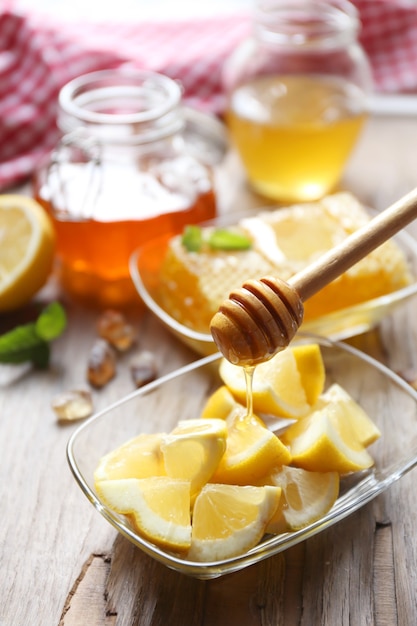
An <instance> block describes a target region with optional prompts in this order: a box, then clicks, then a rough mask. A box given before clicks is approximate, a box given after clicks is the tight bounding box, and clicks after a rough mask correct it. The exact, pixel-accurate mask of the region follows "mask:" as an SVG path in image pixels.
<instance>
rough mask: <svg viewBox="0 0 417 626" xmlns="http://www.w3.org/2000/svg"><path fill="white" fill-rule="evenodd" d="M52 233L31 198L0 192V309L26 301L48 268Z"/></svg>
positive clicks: (33, 293) (40, 208) (49, 265)
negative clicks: (1, 193) (0, 193)
mask: <svg viewBox="0 0 417 626" xmlns="http://www.w3.org/2000/svg"><path fill="white" fill-rule="evenodd" d="M54 251H55V233H54V229H53V226H52V222H51V220H50V218H49V217H48V215H47V214H46V213H45V211H44V210H43V208H42V207H41V206H40V205H39V204H38V203H37V202H35V201H34V200H32V199H31V198H29V197H26V196H20V195H13V194H10V195H0V311H13V310H15V309H18V308H19V307H21V306H23V305H25V304H27V303H28V302H29V301H30V299H31V298H32V297H33V296H34V295H35V294H36V292H37V291H38V290H39V289H40V288H41V287H43V285H44V284H45V283H46V281H47V279H48V277H49V274H50V273H51V270H52V263H53V257H54Z"/></svg>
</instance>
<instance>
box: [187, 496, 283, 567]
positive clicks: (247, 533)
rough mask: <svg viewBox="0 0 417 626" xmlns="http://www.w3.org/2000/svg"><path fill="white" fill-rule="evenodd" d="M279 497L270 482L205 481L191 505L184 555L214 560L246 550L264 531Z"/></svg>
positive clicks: (197, 559) (190, 557) (195, 559)
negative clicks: (188, 544)
mask: <svg viewBox="0 0 417 626" xmlns="http://www.w3.org/2000/svg"><path fill="white" fill-rule="evenodd" d="M280 497H281V489H280V488H279V487H274V486H263V487H252V486H237V485H219V484H208V485H206V486H205V487H204V488H203V489H202V490H201V492H200V493H199V495H198V496H197V499H196V501H195V505H194V511H193V522H192V539H191V548H190V550H189V553H188V558H189V559H191V560H194V561H217V560H221V559H227V558H230V557H233V556H236V555H238V554H242V553H244V552H246V551H247V550H249V549H250V548H252V547H253V546H255V545H256V544H257V543H258V542H259V541H260V539H261V538H262V536H263V535H264V533H265V528H266V525H267V524H268V522H269V520H270V519H271V517H272V516H273V515H274V513H275V511H276V509H277V507H278V503H279V500H280Z"/></svg>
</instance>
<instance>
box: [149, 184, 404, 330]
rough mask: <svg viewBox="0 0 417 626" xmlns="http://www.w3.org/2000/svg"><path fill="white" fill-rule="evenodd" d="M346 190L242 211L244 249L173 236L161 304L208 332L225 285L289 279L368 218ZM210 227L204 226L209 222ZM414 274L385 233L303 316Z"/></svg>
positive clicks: (373, 293)
mask: <svg viewBox="0 0 417 626" xmlns="http://www.w3.org/2000/svg"><path fill="white" fill-rule="evenodd" d="M369 219H370V218H369V215H368V213H367V211H366V210H365V208H364V207H363V206H362V205H361V204H360V203H359V202H358V200H357V199H356V198H354V197H353V196H352V195H351V194H349V193H346V192H344V193H337V194H333V195H331V196H327V197H325V198H323V199H322V200H320V201H318V202H312V203H308V204H302V205H293V206H290V207H285V208H279V209H275V210H271V211H263V212H260V213H259V214H258V215H257V216H256V217H250V218H244V219H241V220H240V221H239V222H238V223H237V224H236V225H235V228H237V229H238V230H240V231H242V232H244V233H245V234H246V235H247V236H248V237H249V238H250V239H251V241H252V246H251V249H249V250H241V251H233V252H226V251H214V250H204V251H201V252H188V251H187V250H186V249H185V248H184V246H183V245H182V243H181V236H177V237H174V238H173V239H172V240H171V241H170V242H169V246H168V250H167V254H166V256H165V259H164V261H163V264H162V268H161V274H160V292H159V297H160V304H161V305H162V306H163V308H165V310H166V311H167V312H168V313H169V314H170V315H171V316H172V317H173V318H175V319H176V320H177V321H179V322H180V323H182V324H184V325H185V326H188V327H190V328H192V329H194V330H196V331H199V332H203V333H207V332H208V329H209V325H210V321H211V318H212V317H213V315H214V314H215V313H216V311H217V310H218V308H219V306H220V304H221V302H222V301H223V300H225V299H226V298H227V297H228V296H229V293H230V292H231V291H232V290H233V289H235V288H237V287H240V286H241V285H242V283H243V282H245V280H248V279H250V278H261V277H262V276H266V275H268V274H269V275H274V276H278V277H280V278H282V279H283V280H288V279H289V278H290V277H291V276H292V275H294V274H296V273H297V272H298V271H300V270H302V269H303V268H305V267H306V266H307V265H309V264H310V263H312V262H313V261H314V260H315V259H317V258H318V257H320V256H321V255H322V254H323V253H325V252H326V251H328V250H329V249H331V248H332V247H334V246H335V245H337V244H338V243H339V242H341V241H343V240H344V239H345V238H346V237H348V236H349V235H350V234H351V233H353V232H354V231H356V230H357V229H358V228H360V227H362V226H363V225H364V224H366V223H367V222H368V221H369ZM207 228H209V227H207ZM411 280H412V277H411V275H410V272H409V269H408V266H407V261H406V259H405V256H404V254H403V252H402V251H401V249H400V248H399V247H398V245H397V244H396V243H395V242H394V241H393V240H389V241H387V242H385V243H384V244H383V245H382V246H380V247H379V248H377V249H376V250H374V251H373V252H371V253H370V254H369V255H368V256H366V257H365V258H364V259H362V260H361V261H359V262H358V263H357V264H356V265H354V266H353V267H352V268H351V269H349V270H348V271H347V272H345V273H344V274H342V275H341V276H339V277H338V278H337V279H336V280H334V281H333V282H331V283H330V284H329V285H327V286H326V287H324V288H323V289H322V290H321V291H320V292H318V293H317V294H315V295H314V296H313V297H311V298H310V299H309V300H307V301H306V302H305V303H304V307H305V310H304V320H305V321H309V320H313V319H315V318H317V317H321V316H323V315H326V314H328V313H330V312H333V311H336V310H340V309H344V308H346V307H349V306H352V305H355V304H358V303H360V302H365V301H367V300H370V299H373V298H376V297H379V296H381V295H384V294H387V293H391V292H393V291H396V290H398V289H401V288H402V287H404V286H406V285H407V284H409V283H410V282H411Z"/></svg>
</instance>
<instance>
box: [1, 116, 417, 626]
mask: <svg viewBox="0 0 417 626" xmlns="http://www.w3.org/2000/svg"><path fill="white" fill-rule="evenodd" d="M416 156H417V117H416V118H408V119H396V118H378V119H375V120H371V121H370V123H369V125H368V127H367V129H366V132H365V134H364V135H363V138H362V140H361V142H360V144H359V145H358V147H357V149H356V151H355V153H354V155H353V157H352V159H351V162H350V165H349V167H348V169H347V172H346V175H345V178H344V180H343V185H342V186H343V187H344V188H347V189H350V190H352V191H353V192H354V193H356V194H357V195H358V196H359V198H361V199H362V200H363V201H364V202H366V203H367V204H368V205H369V206H373V207H375V208H377V209H383V208H385V207H386V206H388V205H389V204H390V203H392V202H393V201H395V200H397V199H398V198H399V197H400V196H401V195H403V194H404V193H406V192H408V191H409V190H411V189H412V188H413V187H414V186H417V168H416ZM218 184H219V190H220V203H221V210H223V211H226V210H231V209H234V210H240V209H244V208H248V207H253V206H260V205H265V204H267V203H265V201H261V200H260V199H259V198H256V197H255V196H253V195H252V194H251V193H250V192H249V191H248V189H247V188H246V185H245V183H244V180H243V177H242V174H241V172H240V170H239V167H238V165H237V163H236V160H235V158H234V157H233V156H230V157H229V158H228V159H227V160H226V163H225V165H224V166H223V169H222V170H221V171H220V172H219V174H218ZM408 230H409V232H411V233H413V234H416V233H417V224H413V225H412V226H410V227H409V228H408ZM415 307H416V301H415V299H414V300H413V301H411V302H410V303H409V304H407V305H406V306H403V307H401V309H400V310H398V311H397V312H396V313H395V314H394V315H393V316H392V317H391V318H389V319H387V320H385V321H384V322H383V324H382V325H381V327H380V328H379V329H378V331H377V332H374V333H370V334H368V335H366V336H364V337H361V338H359V339H357V340H356V342H355V343H356V345H358V346H359V347H361V348H363V349H364V350H366V351H368V352H370V353H372V354H374V355H375V356H377V357H378V358H379V359H381V360H383V361H384V362H386V363H388V364H389V365H390V366H391V367H392V368H393V369H394V370H397V371H405V370H410V369H416V370H417V336H416V335H417V319H416V315H415V312H414V311H415ZM68 314H69V327H68V330H67V332H66V333H65V335H64V336H63V337H62V338H60V339H59V340H58V341H57V342H56V343H55V344H54V346H53V358H52V363H51V367H50V370H49V371H48V372H33V371H32V372H29V373H28V374H26V376H24V377H22V378H21V379H18V380H16V381H15V382H14V383H10V384H8V385H3V386H1V387H0V433H1V434H0V489H1V492H0V503H1V515H0V558H1V566H0V590H1V602H0V626H29V625H30V626H166V625H169V626H197V625H198V626H281V625H282V626H293V625H299V626H335V625H336V624H338V625H340V626H347V625H350V626H362V625H365V624H366V625H369V626H371V625H375V626H395V625H398V626H405V625H407V626H408V625H411V624H415V623H417V547H416V542H415V520H416V519H417V499H416V497H415V490H414V483H415V480H416V474H415V471H414V472H411V473H410V474H408V475H407V476H406V477H404V478H403V479H402V480H401V481H399V482H398V483H396V484H395V485H394V486H393V487H392V488H391V489H390V490H389V491H388V492H386V493H385V494H383V495H382V496H380V497H378V498H377V499H376V500H375V501H373V502H372V503H371V504H369V505H367V506H366V507H364V508H363V509H362V510H360V511H358V512H357V513H355V514H353V515H351V516H350V517H348V518H347V519H345V520H344V521H343V522H341V523H339V524H338V525H336V526H334V527H333V528H331V529H329V530H327V531H325V532H323V533H322V534H319V535H317V536H316V537H314V538H312V539H310V540H308V541H306V542H304V543H302V544H300V545H298V546H296V547H294V548H291V549H290V550H288V551H286V552H284V553H282V554H280V555H277V556H275V557H273V558H271V559H268V560H266V561H264V562H262V563H260V564H259V565H256V566H252V567H250V568H248V569H246V570H244V571H242V572H239V573H236V574H231V575H228V576H225V577H223V578H220V579H216V580H212V581H199V580H194V579H192V578H187V577H185V576H181V575H179V574H178V573H175V572H173V571H171V570H169V569H167V568H165V567H164V566H163V565H160V564H159V563H156V562H154V561H153V560H152V559H151V558H149V557H148V556H146V555H144V554H142V553H141V552H140V551H139V550H138V549H136V548H135V547H133V546H132V545H131V544H130V543H129V542H128V541H127V540H126V539H124V538H122V537H121V536H117V535H116V533H115V531H114V530H113V529H112V528H111V527H110V526H109V525H108V524H107V522H106V521H105V520H104V519H102V518H101V516H100V515H99V514H98V513H97V512H96V511H95V510H94V509H93V507H92V506H91V505H90V504H89V503H88V501H87V500H86V498H85V497H84V495H83V494H82V493H81V491H80V489H79V488H78V487H77V485H76V483H75V481H74V480H73V478H72V476H71V473H70V470H69V468H68V465H67V461H66V456H65V448H66V443H67V441H68V438H69V436H70V434H71V433H72V432H73V430H74V429H75V428H76V426H75V425H71V426H66V427H63V426H62V425H59V424H58V423H57V422H56V420H55V416H54V414H53V412H52V410H51V407H50V402H51V399H52V397H53V396H54V395H55V394H56V393H57V392H59V391H61V390H67V389H70V388H73V387H77V386H79V385H81V384H84V382H85V367H86V356H87V353H88V350H89V347H90V346H91V345H92V342H93V341H94V337H95V322H96V317H97V315H96V313H95V312H94V311H88V310H83V309H82V308H80V307H78V306H76V305H72V304H71V305H70V304H69V305H68ZM2 322H3V326H5V320H2ZM136 323H137V325H138V327H139V329H140V345H141V347H144V348H149V349H151V350H154V351H156V353H157V355H158V360H159V364H160V372H161V373H164V372H167V371H170V370H172V369H174V368H176V367H178V366H179V365H181V364H184V363H186V362H189V361H191V360H194V358H195V355H194V354H193V353H192V352H191V351H189V350H188V349H187V348H185V347H183V346H181V345H180V344H179V343H178V342H177V341H175V340H174V339H173V338H171V337H170V336H169V335H168V333H166V331H164V330H163V329H162V328H161V326H160V325H159V323H158V322H157V321H156V320H155V319H153V318H152V316H151V315H149V314H146V313H145V314H141V315H138V316H137V318H136ZM129 391H131V381H130V378H129V374H128V370H127V362H123V359H122V362H121V363H120V368H119V372H118V376H117V378H116V379H114V380H113V381H112V382H111V383H110V384H109V385H108V387H106V389H104V390H102V391H101V392H96V393H95V394H94V400H95V406H96V408H97V409H99V408H101V407H103V406H105V405H106V404H108V403H109V402H111V401H113V400H115V399H117V398H119V397H121V396H122V395H124V394H125V393H127V392H129ZM398 415H399V427H401V407H398Z"/></svg>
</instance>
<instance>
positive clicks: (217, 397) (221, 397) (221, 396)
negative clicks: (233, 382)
mask: <svg viewBox="0 0 417 626" xmlns="http://www.w3.org/2000/svg"><path fill="white" fill-rule="evenodd" d="M238 406H242V405H241V404H240V403H239V402H237V401H236V400H235V398H234V397H233V394H232V392H231V391H230V389H229V388H228V387H226V385H222V386H221V387H219V388H218V389H216V391H214V392H213V393H212V394H211V395H210V396H209V397H208V398H207V401H206V403H205V405H204V406H203V409H202V411H201V414H200V417H203V418H207V417H217V418H219V419H226V417H227V416H228V415H230V413H231V412H232V411H233V410H234V409H236V408H237V407H238Z"/></svg>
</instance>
